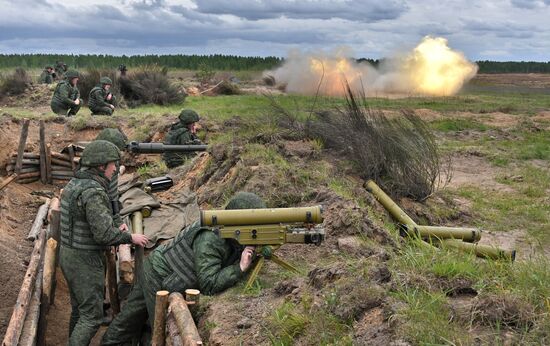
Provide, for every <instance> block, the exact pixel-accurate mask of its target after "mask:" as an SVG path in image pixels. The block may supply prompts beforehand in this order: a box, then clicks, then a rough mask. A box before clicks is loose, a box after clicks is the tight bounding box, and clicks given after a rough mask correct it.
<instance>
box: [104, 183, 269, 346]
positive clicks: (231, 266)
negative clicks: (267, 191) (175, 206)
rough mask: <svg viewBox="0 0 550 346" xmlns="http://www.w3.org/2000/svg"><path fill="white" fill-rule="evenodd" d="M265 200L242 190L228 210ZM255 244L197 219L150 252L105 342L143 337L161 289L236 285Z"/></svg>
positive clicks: (209, 290) (211, 291)
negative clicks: (228, 235)
mask: <svg viewBox="0 0 550 346" xmlns="http://www.w3.org/2000/svg"><path fill="white" fill-rule="evenodd" d="M265 207H266V206H265V203H264V202H263V201H262V200H261V199H260V197H258V196H256V195H255V194H252V193H246V192H240V193H238V194H236V195H235V196H234V197H233V198H232V199H231V200H230V201H229V203H228V204H227V206H226V207H225V209H260V208H265ZM253 257H254V247H252V246H247V247H245V248H243V247H242V246H241V245H239V243H237V242H236V241H235V240H234V239H222V238H219V237H218V236H217V235H216V234H214V232H212V230H211V229H210V228H206V227H201V226H200V224H199V223H198V222H195V223H193V224H192V225H190V226H188V227H186V228H185V229H183V230H182V231H181V232H180V233H179V234H178V235H177V236H176V237H175V238H174V239H173V240H172V241H171V242H170V243H165V244H163V245H161V246H159V247H158V248H156V249H155V250H153V251H152V252H151V254H149V256H148V257H147V258H146V259H145V261H144V262H143V275H142V276H141V278H142V280H141V281H138V282H137V283H136V284H135V285H134V287H133V288H132V291H131V292H130V295H129V296H128V301H127V303H126V305H125V306H124V308H123V309H122V311H121V312H120V314H118V315H117V316H116V317H115V319H114V320H113V322H111V325H110V326H109V328H108V329H107V331H106V332H105V334H104V336H103V340H102V345H121V344H125V343H129V342H130V341H131V340H132V338H134V337H136V336H138V335H139V332H140V330H141V328H142V326H143V324H144V323H145V322H146V321H147V316H149V323H150V325H151V327H153V322H154V315H155V295H156V292H157V291H160V290H167V291H170V292H183V291H184V290H185V289H187V288H199V289H200V291H201V293H203V294H206V295H212V294H216V293H219V292H221V291H223V290H225V289H227V288H229V287H231V286H234V285H235V284H236V283H237V282H238V281H239V280H240V279H241V278H243V277H244V276H245V273H246V272H247V270H248V269H249V268H250V266H251V264H252V261H253Z"/></svg>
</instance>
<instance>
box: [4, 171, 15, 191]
mask: <svg viewBox="0 0 550 346" xmlns="http://www.w3.org/2000/svg"><path fill="white" fill-rule="evenodd" d="M15 178H17V174H13V175H10V176H9V177H8V178H6V179H5V180H4V181H3V182H2V183H0V191H1V190H2V189H3V188H5V187H6V186H8V184H9V183H11V182H12V181H14V180H15Z"/></svg>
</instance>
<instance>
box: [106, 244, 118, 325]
mask: <svg viewBox="0 0 550 346" xmlns="http://www.w3.org/2000/svg"><path fill="white" fill-rule="evenodd" d="M105 255H106V257H107V292H108V293H109V302H110V303H111V309H112V310H113V318H114V317H115V316H116V315H117V314H118V313H119V312H120V301H119V300H118V282H117V279H116V259H115V254H114V253H113V251H112V250H108V251H107V252H106V253H105Z"/></svg>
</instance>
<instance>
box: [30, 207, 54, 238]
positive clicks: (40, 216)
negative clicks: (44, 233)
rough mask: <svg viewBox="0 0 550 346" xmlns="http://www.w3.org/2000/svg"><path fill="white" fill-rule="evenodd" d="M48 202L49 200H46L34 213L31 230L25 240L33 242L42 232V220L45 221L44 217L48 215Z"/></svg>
mask: <svg viewBox="0 0 550 346" xmlns="http://www.w3.org/2000/svg"><path fill="white" fill-rule="evenodd" d="M50 202H51V200H50V199H49V198H48V199H46V201H45V202H44V204H42V205H41V206H40V208H38V212H37V213H36V217H35V218H34V222H33V224H32V227H31V230H30V232H29V234H28V235H27V240H35V239H36V238H37V237H38V234H39V233H40V231H41V230H42V226H43V225H44V220H46V216H47V215H48V210H49V208H50Z"/></svg>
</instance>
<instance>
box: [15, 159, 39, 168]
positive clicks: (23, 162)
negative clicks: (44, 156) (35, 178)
mask: <svg viewBox="0 0 550 346" xmlns="http://www.w3.org/2000/svg"><path fill="white" fill-rule="evenodd" d="M9 162H10V163H11V164H13V165H15V169H16V170H17V160H16V159H11V160H10V161H9ZM24 165H27V166H40V159H21V167H20V168H23V166H24Z"/></svg>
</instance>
